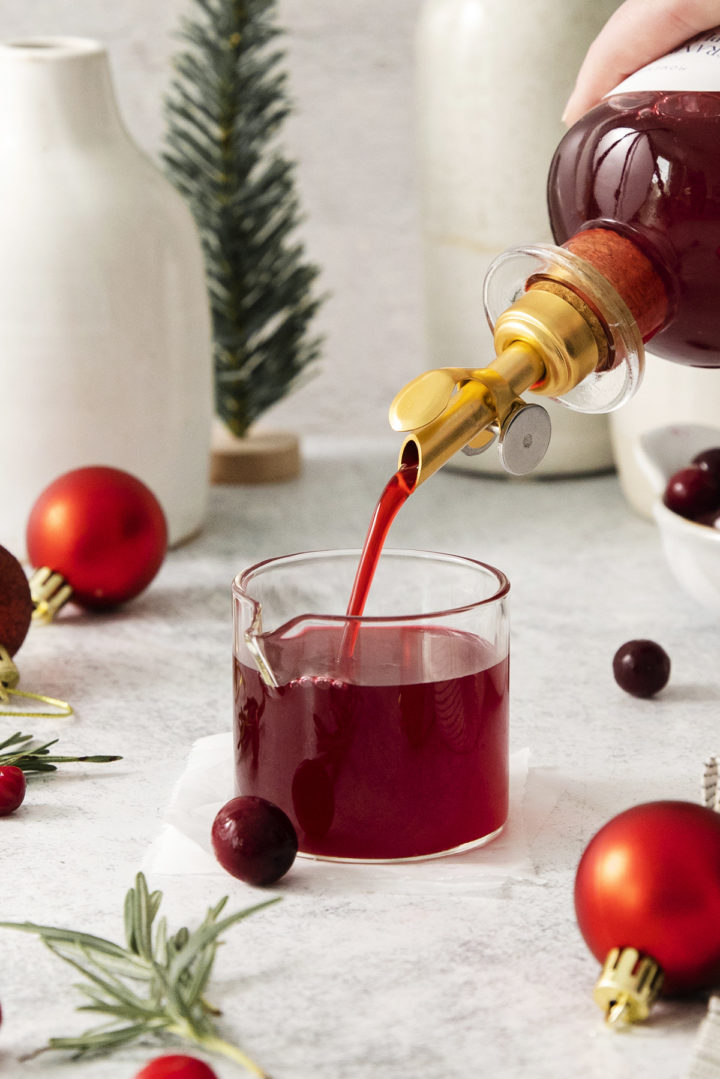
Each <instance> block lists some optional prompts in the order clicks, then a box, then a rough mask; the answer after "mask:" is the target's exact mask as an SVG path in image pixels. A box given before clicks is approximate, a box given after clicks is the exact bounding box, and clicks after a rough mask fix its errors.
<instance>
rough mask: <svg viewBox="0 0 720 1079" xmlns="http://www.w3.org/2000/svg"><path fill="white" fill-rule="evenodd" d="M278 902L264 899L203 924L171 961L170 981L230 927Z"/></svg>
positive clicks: (275, 899) (175, 978)
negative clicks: (220, 919)
mask: <svg viewBox="0 0 720 1079" xmlns="http://www.w3.org/2000/svg"><path fill="white" fill-rule="evenodd" d="M278 901H279V897H276V898H274V899H266V900H265V901H264V902H263V903H257V904H256V905H255V906H254V907H248V908H247V909H246V910H239V911H236V912H235V914H230V915H229V916H228V917H227V918H223V920H222V921H220V922H213V923H203V925H201V926H200V927H199V928H198V929H196V930H195V932H194V933H193V934H192V935H191V936H190V937H189V938H188V940H187V943H186V944H185V946H184V947H183V948H181V950H180V951H179V952H178V953H177V955H176V956H175V957H174V959H172V961H171V963H170V971H169V973H170V979H171V980H172V981H175V980H177V978H178V975H179V974H180V973H181V972H182V971H183V970H185V969H186V968H187V967H188V966H189V965H190V964H191V963H192V962H193V960H194V959H195V957H196V955H197V954H198V952H199V951H200V950H201V949H202V948H205V947H207V945H208V944H210V943H211V941H213V940H215V939H216V938H217V937H218V936H219V935H220V934H221V933H224V932H225V930H226V929H229V928H230V926H231V925H235V923H236V922H240V921H243V919H245V918H247V917H249V916H250V915H251V914H255V913H256V912H257V911H260V910H263V909H264V908H265V907H270V906H272V905H273V904H274V903H277V902H278Z"/></svg>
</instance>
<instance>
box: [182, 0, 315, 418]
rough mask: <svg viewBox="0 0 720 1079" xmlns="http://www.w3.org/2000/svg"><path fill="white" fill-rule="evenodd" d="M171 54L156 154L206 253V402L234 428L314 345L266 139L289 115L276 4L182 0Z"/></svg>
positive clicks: (285, 201)
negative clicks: (209, 368) (209, 338)
mask: <svg viewBox="0 0 720 1079" xmlns="http://www.w3.org/2000/svg"><path fill="white" fill-rule="evenodd" d="M193 3H194V6H195V8H196V9H197V18H192V19H191V18H187V19H184V20H183V22H182V25H181V31H180V36H181V38H182V39H183V41H184V42H185V44H186V45H187V48H186V49H185V50H184V51H182V52H180V53H179V54H178V55H177V56H176V57H175V58H174V66H175V69H176V72H177V75H176V77H175V78H174V79H173V81H172V82H171V84H170V89H169V92H168V95H167V99H166V114H167V121H168V128H167V136H166V149H165V150H164V152H163V158H164V160H165V164H166V167H167V171H168V174H169V176H170V179H171V180H172V182H173V183H174V184H175V186H176V187H177V188H178V190H179V191H180V192H181V194H183V195H184V196H185V197H186V199H187V200H188V203H189V205H190V209H191V210H192V212H193V214H194V217H195V220H196V222H197V224H198V227H199V231H200V236H201V239H202V243H203V249H204V253H205V264H206V270H207V281H208V289H209V294H210V305H211V310H212V323H213V352H214V367H215V408H216V412H217V414H218V415H219V416H220V418H221V419H222V420H223V421H224V423H225V424H226V425H227V427H228V428H229V429H230V431H232V433H233V434H234V435H237V436H239V437H240V436H242V435H244V434H245V433H246V432H247V430H248V428H249V427H250V425H251V424H252V423H253V421H254V420H256V419H257V418H258V416H260V415H261V414H262V413H263V412H264V411H265V410H266V409H268V408H269V407H270V406H271V405H273V404H275V403H276V402H277V401H279V400H280V398H282V397H284V396H285V395H286V394H287V393H289V392H290V390H291V389H293V388H294V386H295V385H296V384H297V380H298V376H299V375H300V373H301V372H303V371H305V369H306V368H307V367H308V366H309V365H310V364H312V362H313V361H314V360H316V359H317V356H318V354H319V351H320V341H319V339H318V338H313V337H310V336H309V323H310V322H311V320H312V318H313V316H314V315H315V313H316V311H317V309H318V307H319V305H320V300H319V299H318V298H317V297H316V296H315V295H314V293H313V284H314V282H315V279H316V277H317V276H318V273H319V270H318V268H317V267H316V266H314V265H311V264H310V263H308V262H307V261H305V257H304V248H303V245H302V243H301V242H299V241H298V240H297V239H293V233H294V232H295V229H296V228H297V226H298V224H299V221H300V212H299V202H298V198H297V195H296V194H295V188H294V169H295V166H294V164H293V163H292V162H290V161H288V160H287V159H286V158H285V157H284V156H283V154H282V152H281V150H280V148H279V147H278V144H277V134H278V129H279V128H280V127H281V125H282V123H283V121H284V120H285V118H286V117H287V115H288V114H289V112H290V103H289V98H288V95H287V90H286V82H287V77H286V75H285V74H284V73H283V71H282V70H281V65H282V61H283V60H284V54H283V52H282V51H279V50H278V49H277V48H273V47H271V46H272V44H273V42H274V40H275V39H276V37H277V36H278V34H280V33H281V31H280V30H279V29H278V27H277V26H276V24H275V17H276V0H193Z"/></svg>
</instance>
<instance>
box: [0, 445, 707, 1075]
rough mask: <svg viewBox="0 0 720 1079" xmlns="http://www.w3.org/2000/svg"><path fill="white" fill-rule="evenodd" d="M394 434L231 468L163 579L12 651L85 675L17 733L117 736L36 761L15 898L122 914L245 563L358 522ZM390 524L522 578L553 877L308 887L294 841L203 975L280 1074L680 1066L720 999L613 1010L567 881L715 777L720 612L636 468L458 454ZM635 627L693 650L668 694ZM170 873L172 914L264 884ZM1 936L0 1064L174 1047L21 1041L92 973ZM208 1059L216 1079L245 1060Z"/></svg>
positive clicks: (25, 939) (110, 922) (21, 906)
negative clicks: (661, 527)
mask: <svg viewBox="0 0 720 1079" xmlns="http://www.w3.org/2000/svg"><path fill="white" fill-rule="evenodd" d="M393 452H394V451H392V450H391V451H390V452H385V450H384V449H383V448H380V447H378V448H377V449H376V450H375V451H374V452H372V453H370V454H368V453H367V452H366V451H365V449H364V448H363V447H361V446H352V445H347V446H340V447H337V446H333V444H332V443H321V442H318V443H314V444H312V445H309V446H308V447H307V448H306V451H305V455H304V464H303V471H302V475H301V476H300V478H299V479H297V480H295V481H292V482H289V483H284V484H277V485H272V486H270V485H267V486H257V487H243V488H230V487H225V488H215V489H213V490H212V492H211V497H210V505H209V513H208V518H207V524H206V527H205V529H204V530H203V532H202V534H201V535H200V536H198V537H197V538H196V539H195V540H194V541H192V542H190V543H187V544H185V545H184V546H182V547H180V548H178V549H175V550H173V551H171V552H170V553H169V555H168V557H167V559H166V561H165V564H164V566H163V568H162V569H161V571H160V574H159V575H158V577H157V578H156V580H155V581H154V582H153V584H152V586H151V587H150V588H149V589H148V590H147V591H146V593H144V594H143V595H142V596H141V597H139V598H138V599H137V600H135V601H134V602H133V603H130V604H128V605H127V606H126V607H125V608H123V609H121V610H119V611H116V612H114V613H108V614H103V615H95V616H91V615H89V614H83V613H81V612H79V611H77V610H76V609H75V610H73V609H71V608H68V609H66V611H65V612H64V613H63V614H62V615H61V616H60V617H58V618H57V620H56V622H55V623H54V624H53V625H51V626H49V627H33V628H32V630H31V632H30V635H29V637H28V639H27V641H26V642H25V644H24V645H23V647H22V649H21V651H20V652H19V653H18V656H17V661H18V666H19V668H20V671H21V679H22V680H21V686H22V687H24V688H26V689H28V690H36V691H38V692H42V693H47V694H50V695H53V696H57V697H61V698H65V699H68V700H69V701H71V703H72V704H73V706H74V708H75V715H74V716H73V717H72V718H71V719H63V720H50V719H34V720H30V719H25V720H22V721H15V720H12V719H9V718H8V717H1V718H0V731H8V733H9V731H10V729H16V728H18V727H20V728H21V729H23V730H24V731H27V732H32V733H34V734H36V735H37V736H38V737H42V738H50V737H55V736H57V737H58V738H59V739H60V743H59V751H65V752H68V753H70V752H85V753H99V752H117V753H121V754H122V755H123V760H122V762H120V763H119V764H114V765H103V766H100V765H97V766H90V765H88V766H84V767H83V766H80V765H71V766H66V767H65V768H64V769H63V770H62V771H60V772H58V773H57V774H56V775H55V776H53V777H49V778H39V779H33V780H31V781H30V783H29V789H28V794H27V798H26V801H25V803H24V804H23V806H22V807H21V809H20V810H19V811H18V812H17V813H15V814H14V815H13V816H11V817H8V818H5V819H2V820H0V845H1V849H2V872H0V918H2V919H4V920H15V921H22V920H26V919H27V920H32V921H35V922H39V923H50V924H55V925H64V926H68V927H70V928H78V929H83V930H85V931H89V932H94V933H97V934H100V935H104V936H109V937H112V938H117V939H121V933H122V921H121V910H122V900H123V897H124V894H125V891H126V890H127V888H128V887H129V886H130V885H131V884H132V882H133V879H134V875H135V873H136V872H137V871H138V869H139V868H140V867H141V865H142V863H143V859H144V858H145V857H146V855H147V852H148V849H149V847H150V846H151V844H152V843H153V840H154V839H155V838H156V836H157V835H158V833H159V831H160V829H161V827H162V814H163V810H164V809H165V807H166V806H167V804H168V801H169V798H170V795H171V792H172V790H173V787H174V785H175V784H176V782H177V780H178V778H179V776H180V775H181V773H182V772H183V767H184V764H185V761H186V760H187V756H188V752H189V750H190V747H191V745H192V743H193V742H194V741H195V740H196V739H198V738H200V737H202V736H204V735H209V734H214V733H217V732H220V731H224V730H227V729H229V727H230V724H231V701H232V692H231V662H230V640H231V635H230V630H231V621H230V618H231V614H230V582H231V579H232V577H233V575H234V574H235V573H236V572H237V571H238V570H239V569H241V568H243V567H245V566H247V565H249V564H251V563H252V562H253V561H256V560H258V559H260V558H264V557H269V556H272V555H276V554H282V553H286V552H289V551H291V550H303V549H310V548H317V547H323V548H329V547H345V546H358V545H359V544H360V543H361V541H362V538H363V537H364V533H365V530H366V527H367V523H368V520H369V517H370V514H371V511H372V509H373V507H374V504H375V501H376V499H377V497H378V495H379V493H380V490H381V488H382V486H383V484H384V483H385V481H386V480H387V478H388V477H389V475H390V473H391V472H392V471H393V468H394V456H393ZM389 544H390V545H391V546H408V547H421V548H426V549H430V550H447V551H451V552H454V553H459V554H464V555H468V556H471V557H475V558H480V559H482V560H483V561H487V562H491V563H493V564H495V565H497V566H499V567H500V568H502V569H503V570H504V571H505V572H506V573H507V575H508V576H509V578H510V581H511V609H512V660H511V749H512V750H520V749H525V748H527V749H528V750H529V768H530V771H529V775H530V776H532V777H534V781H535V782H541V783H542V782H546V783H547V784H549V785H550V786H551V787H552V791H553V796H552V798H550V799H549V800H548V801H547V806H548V809H547V812H546V813H545V814H544V815H543V817H542V819H538V820H536V821H531V822H530V830H529V836H530V840H529V842H530V857H531V859H532V864H533V867H534V871H535V875H534V878H533V879H530V880H528V879H524V880H513V879H508V880H505V881H500V882H498V881H495V882H494V883H493V884H492V885H491V886H488V887H487V888H483V887H479V888H478V889H477V890H474V889H472V888H470V889H455V888H453V887H452V886H451V885H447V886H443V885H442V883H441V881H439V882H438V883H437V885H433V886H432V887H430V886H429V887H428V888H427V889H423V888H419V889H412V888H410V889H404V888H402V887H398V888H397V889H393V888H392V887H391V888H388V889H383V890H380V891H377V890H374V889H367V890H363V889H358V888H348V889H347V890H343V887H342V878H341V877H338V875H337V872H336V871H335V873H334V876H333V881H334V883H333V887H332V888H330V887H328V889H327V891H325V890H324V889H323V886H322V872H321V871H318V872H316V873H315V878H314V881H315V883H314V887H313V889H311V890H310V891H309V892H308V891H307V890H303V889H302V888H298V887H294V886H293V879H301V874H302V872H303V870H302V865H301V864H300V863H299V862H298V863H296V866H298V869H297V874H298V877H296V878H294V873H295V869H293V871H292V872H291V873H290V874H289V875H288V876H287V877H286V878H285V880H284V881H283V882H281V883H280V884H279V885H277V886H276V888H275V889H273V890H272V894H280V895H282V896H283V901H282V902H281V903H279V904H277V905H275V906H273V907H271V908H270V909H269V910H267V911H264V912H262V913H260V914H257V915H255V916H254V917H253V918H252V919H249V920H248V921H246V922H243V923H241V924H240V925H239V926H236V927H234V928H233V929H232V930H230V931H229V933H228V934H227V936H226V944H225V945H224V947H223V948H222V949H221V951H220V955H219V958H218V961H217V966H216V972H215V975H214V978H213V982H212V984H211V987H210V990H209V991H208V996H209V997H210V999H211V1000H212V1001H213V1002H214V1003H217V1004H219V1005H220V1006H221V1008H222V1010H223V1013H224V1014H223V1017H222V1019H221V1021H220V1022H221V1027H222V1030H223V1033H224V1034H225V1035H226V1036H227V1037H229V1038H230V1039H231V1040H235V1041H237V1042H238V1043H239V1044H241V1045H242V1046H243V1047H244V1049H245V1050H246V1051H247V1052H248V1053H250V1054H251V1055H252V1056H253V1057H254V1058H255V1059H256V1060H258V1061H260V1062H261V1063H262V1065H263V1066H264V1067H265V1068H266V1069H267V1071H268V1072H269V1073H270V1074H271V1075H272V1076H273V1077H274V1079H370V1077H373V1079H420V1077H422V1079H455V1077H458V1079H459V1077H465V1076H492V1077H493V1079H515V1077H527V1079H558V1076H567V1077H575V1076H581V1075H582V1076H583V1077H585V1079H626V1077H627V1076H630V1075H637V1076H649V1075H652V1076H653V1079H683V1077H684V1076H685V1074H686V1071H687V1069H688V1066H689V1061H690V1058H691V1056H692V1051H693V1045H694V1041H695V1038H696V1033H697V1027H698V1024H699V1022H700V1020H701V1018H702V1016H703V1014H704V1011H705V1006H706V1002H705V1000H704V999H703V998H702V997H700V998H699V999H697V1000H692V1001H683V1002H677V1001H666V1002H662V1003H660V1004H659V1005H658V1006H657V1008H656V1010H655V1012H654V1016H653V1018H652V1019H651V1020H650V1021H649V1022H648V1023H646V1024H644V1025H642V1026H637V1027H636V1028H633V1029H632V1030H630V1031H628V1032H627V1033H626V1034H616V1033H613V1032H610V1031H608V1030H606V1029H605V1028H604V1026H603V1023H602V1019H601V1016H600V1013H599V1012H598V1011H597V1009H596V1006H595V1005H594V1004H593V1002H592V999H591V991H592V986H593V983H594V980H595V977H596V975H597V972H598V966H597V963H596V961H595V960H594V959H593V957H592V956H591V955H590V953H589V952H588V951H587V948H586V946H585V944H584V943H583V941H582V939H581V937H580V934H579V932H578V929H577V925H576V921H575V917H574V912H573V903H572V887H573V879H574V874H575V869H576V867H577V863H578V860H579V858H580V855H581V853H582V851H583V849H584V847H585V845H586V844H587V842H588V840H589V839H590V837H591V835H592V834H593V833H594V832H595V831H596V830H597V829H598V828H599V827H600V826H601V825H602V824H603V823H604V822H605V821H606V820H607V819H609V818H610V817H611V816H613V815H614V814H615V813H616V812H619V811H620V810H622V809H624V808H627V807H628V806H630V805H632V804H635V803H637V802H643V801H650V800H653V799H655V798H658V797H672V798H687V799H691V800H696V799H697V798H698V797H699V783H700V775H701V771H702V762H703V760H704V759H705V758H706V757H707V756H708V755H709V754H711V753H713V752H715V751H719V750H720V732H719V731H718V706H719V702H720V666H719V665H718V662H717V657H718V654H720V653H719V648H720V625H718V623H717V621H716V620H714V619H713V618H712V616H711V615H709V614H708V613H706V612H704V611H703V610H702V609H701V608H699V607H698V606H697V605H696V604H695V603H694V602H693V601H692V600H691V599H689V598H688V597H686V596H685V595H684V594H683V593H682V592H680V590H679V588H678V586H677V585H676V584H675V583H674V581H673V580H672V579H671V578H670V577H669V574H668V571H667V568H666V566H665V563H664V560H663V556H662V552H661V549H660V544H659V537H658V535H657V532H656V530H655V527H654V525H653V524H652V523H651V522H649V521H646V520H644V519H641V518H639V517H637V516H636V515H635V514H634V513H633V512H632V511H631V510H630V509H629V508H628V506H627V504H626V503H625V501H624V499H623V496H622V494H621V492H620V490H619V487H618V484H617V479H616V477H615V476H614V475H609V474H605V475H600V476H588V477H582V478H573V479H562V480H523V481H515V480H512V481H510V480H505V479H494V478H480V477H476V476H468V475H461V474H458V473H453V472H451V471H449V470H447V469H446V470H444V471H443V473H441V474H439V475H437V476H435V477H433V478H432V479H430V480H429V481H428V482H427V483H425V484H424V485H423V486H422V487H421V488H420V489H419V490H418V492H417V493H416V494H415V495H413V497H412V498H411V499H410V500H409V502H408V503H407V505H406V506H405V507H404V508H403V510H402V511H401V513H400V515H399V517H398V519H397V521H396V522H395V524H394V526H393V529H392V531H391V534H390V539H389ZM632 637H652V638H654V639H656V640H658V641H659V642H660V643H662V644H663V646H664V647H665V648H666V650H667V651H668V653H669V654H670V656H671V658H672V664H673V669H672V676H671V681H670V684H669V685H668V687H667V688H666V689H665V690H664V691H663V693H662V694H660V695H659V696H658V697H657V698H656V699H654V700H649V701H648V700H645V701H642V700H636V699H634V698H631V697H629V696H627V695H625V694H624V693H623V692H622V691H621V690H620V689H619V688H618V687H617V686H616V684H615V682H614V680H613V676H612V657H613V654H614V652H615V650H616V649H617V647H618V646H619V645H620V644H622V643H623V642H624V641H625V640H628V639H629V638H632ZM488 849H489V848H488ZM306 864H307V863H306ZM469 872H473V873H474V872H475V867H474V866H473V868H472V870H469ZM412 873H413V866H412V865H409V866H407V874H408V875H409V876H408V880H411V875H412ZM338 880H340V882H341V883H340V885H338ZM150 884H151V886H152V887H154V888H161V889H162V890H163V892H164V894H165V899H164V907H165V908H166V912H167V914H168V917H169V920H170V924H171V926H178V925H180V924H189V925H194V924H196V923H197V922H198V921H199V920H200V919H201V918H202V915H203V914H204V911H205V909H206V907H207V906H208V905H210V904H211V903H214V902H215V901H216V900H217V899H218V898H219V897H220V896H221V895H223V894H228V895H229V896H230V908H232V909H234V908H237V907H240V906H246V905H248V904H250V903H251V902H254V901H256V900H257V899H258V891H257V890H253V889H251V888H249V887H247V886H245V885H243V884H241V883H240V882H238V881H235V880H234V879H233V878H231V877H228V876H225V875H221V876H218V875H210V876H203V875H180V874H179V875H165V876H159V875H156V876H153V877H152V878H151V880H150ZM0 941H1V951H0V955H1V956H2V963H0V1003H1V1004H2V1013H3V1023H2V1026H1V1027H0V1074H2V1075H3V1076H5V1075H7V1076H9V1077H12V1079H16V1077H18V1079H23V1077H27V1079H33V1077H36V1076H37V1077H39V1076H44V1075H47V1074H50V1073H56V1074H57V1076H58V1077H62V1076H64V1075H68V1076H72V1077H73V1079H84V1077H85V1076H87V1077H88V1079H132V1077H133V1076H134V1075H135V1073H136V1071H137V1070H139V1068H140V1066H141V1065H142V1063H144V1062H145V1061H147V1060H149V1059H150V1058H151V1057H153V1056H157V1055H160V1053H161V1052H162V1051H163V1050H161V1049H160V1048H158V1047H157V1046H155V1045H150V1044H146V1045H141V1046H135V1047H133V1048H128V1049H125V1050H121V1051H119V1052H117V1053H115V1054H114V1055H113V1056H111V1057H106V1058H95V1059H90V1060H87V1061H83V1062H75V1063H67V1062H65V1061H64V1060H63V1059H61V1058H59V1057H58V1056H57V1055H52V1054H43V1055H41V1056H39V1057H36V1058H34V1059H33V1060H30V1061H27V1062H25V1063H22V1064H21V1063H19V1062H18V1057H19V1056H20V1055H22V1054H24V1053H28V1052H30V1051H32V1050H33V1049H35V1048H37V1047H38V1046H39V1045H41V1044H43V1043H44V1041H45V1040H46V1039H47V1038H48V1037H49V1036H50V1035H58V1034H69V1033H76V1032H79V1031H80V1030H81V1029H83V1027H84V1026H87V1025H90V1022H92V1020H93V1016H92V1015H90V1016H89V1022H88V1018H87V1016H86V1018H85V1019H83V1017H82V1016H81V1015H79V1014H76V1013H75V1010H74V1008H75V1005H76V1004H79V1003H81V999H80V996H79V994H77V993H76V991H74V990H72V989H71V988H70V987H71V986H72V984H73V983H74V982H75V981H76V980H77V978H76V977H75V976H74V972H73V971H72V970H71V969H70V968H69V967H67V966H66V965H65V964H63V963H61V962H60V961H59V960H58V959H56V958H55V957H54V956H52V955H51V954H50V953H49V952H48V951H47V950H46V949H44V948H43V947H42V946H41V944H40V943H39V942H38V941H37V940H36V939H34V938H32V937H30V936H25V935H24V934H19V933H15V932H11V931H7V930H0ZM176 1051H177V1050H176ZM213 1066H214V1068H215V1070H216V1071H217V1074H218V1076H219V1079H232V1077H233V1076H240V1075H242V1074H243V1073H242V1072H241V1070H240V1069H239V1068H238V1067H237V1066H235V1065H234V1064H232V1063H228V1062H226V1061H224V1060H222V1059H219V1058H216V1059H215V1060H214V1061H213Z"/></svg>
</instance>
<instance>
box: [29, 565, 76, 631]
mask: <svg viewBox="0 0 720 1079" xmlns="http://www.w3.org/2000/svg"><path fill="white" fill-rule="evenodd" d="M29 584H30V597H31V599H32V601H33V604H34V605H35V609H34V611H33V615H32V617H33V621H34V622H51V621H52V619H53V618H54V617H55V615H56V614H57V612H58V611H59V610H60V608H61V607H62V606H63V605H64V604H65V603H67V601H68V600H69V599H70V596H71V595H72V587H71V586H70V585H69V584H68V583H67V581H66V580H65V578H64V577H63V576H62V575H61V574H60V573H54V572H53V570H51V569H50V567H49V566H41V567H40V568H39V569H36V570H35V572H34V573H33V574H32V576H31V577H30V581H29Z"/></svg>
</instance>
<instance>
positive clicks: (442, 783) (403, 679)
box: [233, 549, 509, 862]
mask: <svg viewBox="0 0 720 1079" xmlns="http://www.w3.org/2000/svg"><path fill="white" fill-rule="evenodd" d="M359 556H360V551H359V550H338V551H315V552H306V553H303V554H294V555H287V556H284V557H281V558H274V559H270V560H268V561H265V562H261V563H259V564H258V565H255V566H252V567H250V568H249V569H247V570H245V571H244V572H242V573H240V574H239V575H238V576H237V577H236V579H235V581H234V583H233V627H234V712H235V715H234V747H235V748H234V752H235V768H236V786H237V793H239V794H254V795H259V796H261V797H263V798H267V799H269V800H270V801H272V802H274V803H275V804H277V805H279V806H280V807H281V808H282V809H283V810H284V811H285V812H286V813H287V814H288V816H289V817H290V819H291V820H292V822H293V824H294V825H295V828H296V830H297V833H298V840H299V849H300V853H302V854H306V855H310V856H313V857H316V858H326V859H337V860H342V861H347V860H352V861H366V862H367V861H373V862H374V861H398V860H412V859H419V858H429V857H434V856H439V855H442V854H448V853H451V852H456V851H461V850H466V849H469V848H471V847H475V846H478V845H480V844H482V843H486V842H488V841H489V840H490V839H492V838H494V837H495V836H496V835H497V834H498V833H499V832H500V831H501V829H502V827H503V825H504V823H505V820H506V817H507V805H508V665H509V626H508V592H509V583H508V581H507V578H506V577H505V575H504V574H503V573H501V572H500V571H499V570H496V569H494V568H493V567H492V566H488V565H485V564H483V563H481V562H477V561H474V560H473V559H469V558H462V557H459V556H455V555H447V554H438V553H433V552H424V551H409V550H397V549H386V550H384V551H383V554H382V555H381V558H380V562H379V564H378V568H377V570H376V574H375V578H374V581H373V586H372V588H371V590H370V597H369V600H368V604H367V606H366V609H365V612H364V614H363V615H362V617H359V618H357V617H347V616H346V615H345V609H346V606H347V602H348V597H349V596H350V591H351V588H352V584H353V579H354V575H355V571H356V569H357V565H358V559H359Z"/></svg>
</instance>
